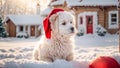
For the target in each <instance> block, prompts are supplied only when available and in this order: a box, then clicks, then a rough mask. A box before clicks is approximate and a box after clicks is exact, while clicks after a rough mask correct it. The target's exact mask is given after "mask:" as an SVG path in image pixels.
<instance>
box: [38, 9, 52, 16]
mask: <svg viewBox="0 0 120 68" xmlns="http://www.w3.org/2000/svg"><path fill="white" fill-rule="evenodd" d="M51 11H52V8H50V7H47V8H46V9H45V10H43V11H42V12H41V14H40V15H48V14H49V13H50V12H51Z"/></svg>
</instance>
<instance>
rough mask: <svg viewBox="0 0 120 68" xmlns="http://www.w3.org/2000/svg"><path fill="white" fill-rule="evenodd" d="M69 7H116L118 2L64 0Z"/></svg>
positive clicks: (114, 0)
mask: <svg viewBox="0 0 120 68" xmlns="http://www.w3.org/2000/svg"><path fill="white" fill-rule="evenodd" d="M66 2H67V5H68V7H70V6H118V4H119V3H118V0H82V1H80V0H66Z"/></svg>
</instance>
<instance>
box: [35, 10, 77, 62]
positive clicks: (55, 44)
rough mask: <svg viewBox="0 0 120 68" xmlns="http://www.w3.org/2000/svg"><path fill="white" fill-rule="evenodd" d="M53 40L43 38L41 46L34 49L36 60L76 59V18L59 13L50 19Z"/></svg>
mask: <svg viewBox="0 0 120 68" xmlns="http://www.w3.org/2000/svg"><path fill="white" fill-rule="evenodd" d="M49 20H50V22H51V29H52V32H51V39H46V38H45V36H42V38H41V40H40V44H39V45H38V46H37V47H36V48H35V49H34V52H33V58H34V59H35V60H41V61H48V62H53V61H54V60H56V59H65V60H67V61H71V60H73V59H74V53H73V48H74V44H73V43H74V40H73V39H72V38H73V36H74V34H75V31H76V29H75V21H74V16H73V15H72V14H71V13H69V12H66V11H62V12H58V13H56V14H53V15H52V16H51V17H50V19H49Z"/></svg>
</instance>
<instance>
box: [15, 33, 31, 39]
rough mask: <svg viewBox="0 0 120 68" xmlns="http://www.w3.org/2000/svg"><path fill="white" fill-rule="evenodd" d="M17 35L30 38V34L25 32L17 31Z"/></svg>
mask: <svg viewBox="0 0 120 68" xmlns="http://www.w3.org/2000/svg"><path fill="white" fill-rule="evenodd" d="M16 36H17V38H28V37H29V35H28V34H27V33H25V32H19V33H17V35H16Z"/></svg>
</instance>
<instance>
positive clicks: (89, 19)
mask: <svg viewBox="0 0 120 68" xmlns="http://www.w3.org/2000/svg"><path fill="white" fill-rule="evenodd" d="M88 24H92V17H91V16H90V17H88Z"/></svg>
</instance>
